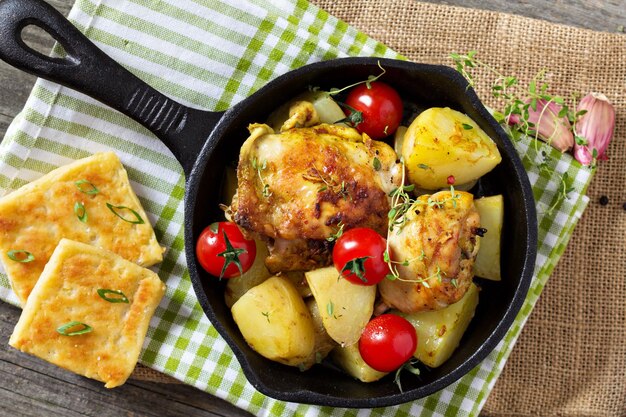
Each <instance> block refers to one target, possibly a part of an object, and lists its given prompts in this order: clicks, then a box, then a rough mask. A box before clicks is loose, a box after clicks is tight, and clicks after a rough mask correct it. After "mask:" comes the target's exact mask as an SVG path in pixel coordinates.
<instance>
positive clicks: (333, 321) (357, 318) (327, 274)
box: [305, 266, 376, 346]
mask: <svg viewBox="0 0 626 417" xmlns="http://www.w3.org/2000/svg"><path fill="white" fill-rule="evenodd" d="M305 276H306V280H307V282H308V283H309V287H311V291H312V292H313V297H315V301H316V302H317V306H318V308H319V311H320V315H321V316H322V322H323V323H324V327H325V328H326V331H327V332H328V334H329V335H330V337H332V338H333V340H335V341H336V342H337V343H339V344H340V345H342V346H347V345H352V344H354V343H356V342H357V341H358V340H359V338H360V337H361V333H362V332H363V329H364V328H365V325H366V324H367V323H368V322H369V320H370V317H372V313H373V311H374V299H375V298H376V286H375V285H369V286H365V285H354V284H352V283H351V282H350V281H348V280H346V279H344V278H339V272H337V270H336V269H335V267H334V266H329V267H326V268H320V269H315V270H313V271H308V272H306V273H305Z"/></svg>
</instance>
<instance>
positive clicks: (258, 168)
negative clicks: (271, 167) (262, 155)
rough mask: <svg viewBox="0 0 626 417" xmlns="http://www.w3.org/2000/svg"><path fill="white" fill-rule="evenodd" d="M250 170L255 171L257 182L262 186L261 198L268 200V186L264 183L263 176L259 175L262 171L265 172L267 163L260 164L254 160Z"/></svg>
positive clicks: (269, 193) (269, 192)
mask: <svg viewBox="0 0 626 417" xmlns="http://www.w3.org/2000/svg"><path fill="white" fill-rule="evenodd" d="M252 168H253V169H255V170H256V172H257V175H258V176H259V180H260V181H261V185H263V191H262V193H263V197H265V198H268V197H269V196H270V195H272V193H271V191H270V185H269V184H268V183H266V182H265V179H264V178H263V174H261V172H262V171H265V170H266V169H267V161H262V162H261V161H257V159H256V158H254V159H252Z"/></svg>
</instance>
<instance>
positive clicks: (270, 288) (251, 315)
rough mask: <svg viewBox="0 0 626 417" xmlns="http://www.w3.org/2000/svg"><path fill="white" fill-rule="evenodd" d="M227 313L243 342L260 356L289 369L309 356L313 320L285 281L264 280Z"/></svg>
mask: <svg viewBox="0 0 626 417" xmlns="http://www.w3.org/2000/svg"><path fill="white" fill-rule="evenodd" d="M231 311H232V313H233V319H234V320H235V322H236V323H237V326H239V330H240V331H241V334H242V335H243V337H244V339H245V340H246V342H247V343H248V344H249V345H250V347H251V348H252V349H254V350H255V351H257V352H258V353H259V354H261V355H262V356H264V357H266V358H268V359H271V360H274V361H276V362H280V363H283V364H285V365H291V366H300V365H301V364H302V363H304V362H305V361H306V360H307V359H308V358H309V357H310V356H311V354H312V352H313V348H314V347H315V328H314V324H313V320H312V319H311V314H310V313H309V309H308V308H307V307H306V305H305V304H304V300H302V297H300V294H298V291H297V290H296V288H295V287H294V285H293V284H292V283H291V282H290V281H289V280H288V279H286V278H282V277H276V276H274V277H271V278H269V279H267V280H266V281H264V282H263V283H261V284H259V285H257V286H256V287H254V288H251V289H250V290H248V291H247V292H246V293H245V294H244V295H243V296H242V297H241V298H240V299H239V300H238V301H237V302H236V303H235V304H234V305H233V307H232V309H231Z"/></svg>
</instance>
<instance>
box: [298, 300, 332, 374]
mask: <svg viewBox="0 0 626 417" xmlns="http://www.w3.org/2000/svg"><path fill="white" fill-rule="evenodd" d="M306 306H307V308H308V309H309V313H311V318H312V319H313V325H314V328H315V347H314V348H313V352H312V353H311V356H309V358H308V359H307V360H305V361H304V362H303V363H302V364H301V365H300V369H301V370H306V369H309V368H310V367H311V366H313V365H315V364H316V363H320V362H321V361H322V360H324V358H325V357H326V356H328V354H329V353H330V351H331V350H333V348H334V347H335V346H337V342H335V341H334V340H333V339H332V338H331V337H330V336H329V335H328V333H327V332H326V329H325V328H324V323H323V321H322V315H321V314H320V310H319V308H318V307H317V303H316V302H315V299H314V298H312V297H311V298H309V299H308V300H306Z"/></svg>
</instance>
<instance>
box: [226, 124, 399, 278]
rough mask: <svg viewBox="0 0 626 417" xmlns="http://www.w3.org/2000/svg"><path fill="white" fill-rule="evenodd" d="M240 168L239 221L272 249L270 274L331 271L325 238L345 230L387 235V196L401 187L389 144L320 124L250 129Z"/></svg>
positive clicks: (236, 204) (236, 209) (235, 208)
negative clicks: (324, 268) (341, 228)
mask: <svg viewBox="0 0 626 417" xmlns="http://www.w3.org/2000/svg"><path fill="white" fill-rule="evenodd" d="M249 129H250V137H249V138H248V140H246V142H245V143H244V145H243V146H242V148H241V152H240V157H239V165H238V168H237V180H238V189H237V194H236V196H235V198H234V200H233V204H232V207H231V208H232V211H233V213H234V215H233V219H234V221H235V222H236V223H237V224H238V225H239V226H240V227H241V228H242V229H243V230H244V231H245V232H247V233H249V234H256V235H258V236H260V237H262V238H264V239H266V240H267V241H268V243H269V244H270V256H269V258H267V260H266V265H267V267H268V269H270V270H271V271H272V272H276V271H288V270H310V269H314V268H317V267H321V266H325V265H328V264H330V262H331V258H330V252H329V249H330V245H329V243H328V241H327V238H328V237H330V236H331V235H333V234H335V233H336V232H337V230H338V229H339V225H340V224H342V225H344V227H345V228H346V229H349V228H352V227H356V226H359V227H370V228H372V229H374V230H376V231H377V232H379V233H380V234H382V235H385V234H386V230H387V214H388V212H389V209H390V206H389V198H388V196H387V195H388V193H389V192H390V191H391V190H393V189H394V188H395V187H396V186H397V184H398V183H399V181H400V179H401V173H400V165H399V164H397V162H396V154H395V152H394V151H393V149H391V147H389V146H388V145H387V144H385V143H383V142H378V141H374V140H371V139H370V138H369V137H368V136H367V135H361V134H360V133H358V132H357V131H356V130H355V129H353V128H350V127H346V126H340V125H328V124H320V125H317V126H313V127H303V128H291V129H287V130H285V131H283V132H281V133H280V134H275V133H274V131H273V130H272V129H271V128H270V127H269V126H267V125H264V124H254V125H251V126H250V128H249Z"/></svg>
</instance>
